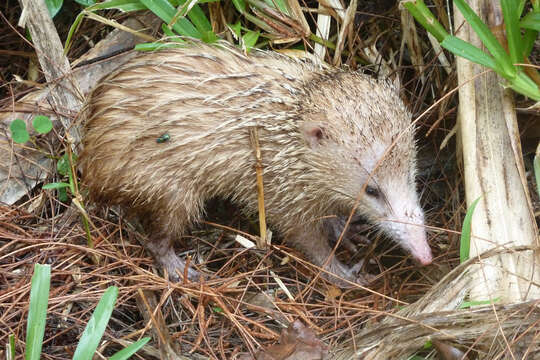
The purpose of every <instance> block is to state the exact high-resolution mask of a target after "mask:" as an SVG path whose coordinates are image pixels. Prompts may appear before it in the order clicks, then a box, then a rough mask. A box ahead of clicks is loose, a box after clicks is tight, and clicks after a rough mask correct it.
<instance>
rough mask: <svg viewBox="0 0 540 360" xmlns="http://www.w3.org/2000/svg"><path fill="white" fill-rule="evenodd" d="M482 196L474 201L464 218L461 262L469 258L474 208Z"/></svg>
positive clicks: (460, 250)
mask: <svg viewBox="0 0 540 360" xmlns="http://www.w3.org/2000/svg"><path fill="white" fill-rule="evenodd" d="M479 200H480V198H478V199H476V200H474V201H473V203H472V204H471V206H470V207H469V209H468V210H467V213H466V214H465V219H463V226H462V227H461V238H460V241H459V261H460V262H461V263H463V262H465V261H467V260H468V259H469V254H470V252H471V222H472V217H473V214H474V209H475V208H476V205H477V204H478V201H479Z"/></svg>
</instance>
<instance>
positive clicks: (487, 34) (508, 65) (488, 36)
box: [454, 0, 517, 79]
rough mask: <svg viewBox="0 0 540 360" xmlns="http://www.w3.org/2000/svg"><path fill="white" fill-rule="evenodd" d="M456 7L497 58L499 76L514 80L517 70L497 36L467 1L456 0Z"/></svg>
mask: <svg viewBox="0 0 540 360" xmlns="http://www.w3.org/2000/svg"><path fill="white" fill-rule="evenodd" d="M454 5H456V7H457V8H458V9H459V11H460V12H461V14H463V17H464V18H465V20H467V22H468V23H469V25H471V27H472V28H473V30H474V31H475V32H476V34H477V35H478V37H479V38H480V40H482V43H483V44H484V45H485V47H486V48H487V49H488V50H489V52H490V53H491V55H492V56H493V57H494V58H495V61H496V62H497V64H498V65H499V67H500V69H501V73H499V74H500V75H502V76H504V77H505V78H507V79H512V78H513V77H514V76H515V75H516V73H517V70H516V68H515V67H514V65H513V64H512V61H511V59H510V56H508V54H507V53H506V50H505V49H504V48H503V46H502V45H501V44H500V43H499V41H498V40H497V38H496V37H495V35H493V33H492V32H491V30H490V29H489V27H488V26H487V25H486V24H484V23H483V22H482V20H481V19H480V18H479V17H478V15H476V13H475V12H474V11H473V10H472V9H471V7H470V6H469V5H468V4H467V2H466V1H465V0H454Z"/></svg>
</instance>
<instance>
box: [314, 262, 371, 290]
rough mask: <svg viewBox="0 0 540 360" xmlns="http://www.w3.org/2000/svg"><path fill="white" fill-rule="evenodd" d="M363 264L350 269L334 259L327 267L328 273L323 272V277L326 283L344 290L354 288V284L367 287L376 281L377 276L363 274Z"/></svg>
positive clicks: (360, 263)
mask: <svg viewBox="0 0 540 360" xmlns="http://www.w3.org/2000/svg"><path fill="white" fill-rule="evenodd" d="M363 263H364V262H363V261H360V262H359V263H357V264H356V265H354V266H353V267H348V266H347V265H345V264H343V263H341V262H340V261H339V260H337V259H335V258H334V259H332V260H331V261H330V264H328V265H327V266H326V270H327V272H323V273H322V275H321V276H322V278H323V279H325V280H326V281H328V282H330V283H332V284H333V285H335V286H337V287H340V288H343V289H346V288H353V287H354V284H358V285H362V286H366V285H368V284H369V283H371V282H372V281H373V280H375V278H376V276H375V275H372V274H369V273H366V272H361V269H362V265H363Z"/></svg>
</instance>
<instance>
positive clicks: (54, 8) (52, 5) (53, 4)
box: [45, 0, 64, 18]
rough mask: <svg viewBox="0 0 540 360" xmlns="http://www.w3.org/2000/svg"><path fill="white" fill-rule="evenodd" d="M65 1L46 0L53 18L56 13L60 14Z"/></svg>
mask: <svg viewBox="0 0 540 360" xmlns="http://www.w3.org/2000/svg"><path fill="white" fill-rule="evenodd" d="M63 3H64V0H45V5H47V9H48V10H49V14H50V15H51V18H53V17H55V16H56V14H58V12H59V11H60V9H61V8H62V4H63Z"/></svg>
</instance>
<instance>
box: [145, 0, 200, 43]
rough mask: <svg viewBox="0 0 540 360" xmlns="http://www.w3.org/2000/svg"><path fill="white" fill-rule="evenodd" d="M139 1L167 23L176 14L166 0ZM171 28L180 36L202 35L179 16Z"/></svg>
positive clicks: (197, 37)
mask: <svg viewBox="0 0 540 360" xmlns="http://www.w3.org/2000/svg"><path fill="white" fill-rule="evenodd" d="M140 2H141V3H143V4H144V5H145V6H146V7H147V8H148V9H149V10H150V11H152V12H153V13H154V14H155V15H156V16H158V17H159V18H160V19H161V20H163V21H164V22H165V23H167V24H169V23H170V22H171V20H172V19H173V17H174V16H175V15H176V9H175V8H174V7H173V6H172V5H171V4H170V3H169V2H168V1H167V0H140ZM172 28H173V29H174V31H176V32H177V33H178V34H180V35H182V36H189V37H192V38H196V39H200V38H201V37H202V34H201V33H200V31H199V30H197V28H195V26H193V24H192V23H191V22H190V21H189V20H188V19H186V18H184V17H180V18H179V19H178V20H177V21H176V22H175V23H174V24H173V26H172Z"/></svg>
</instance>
